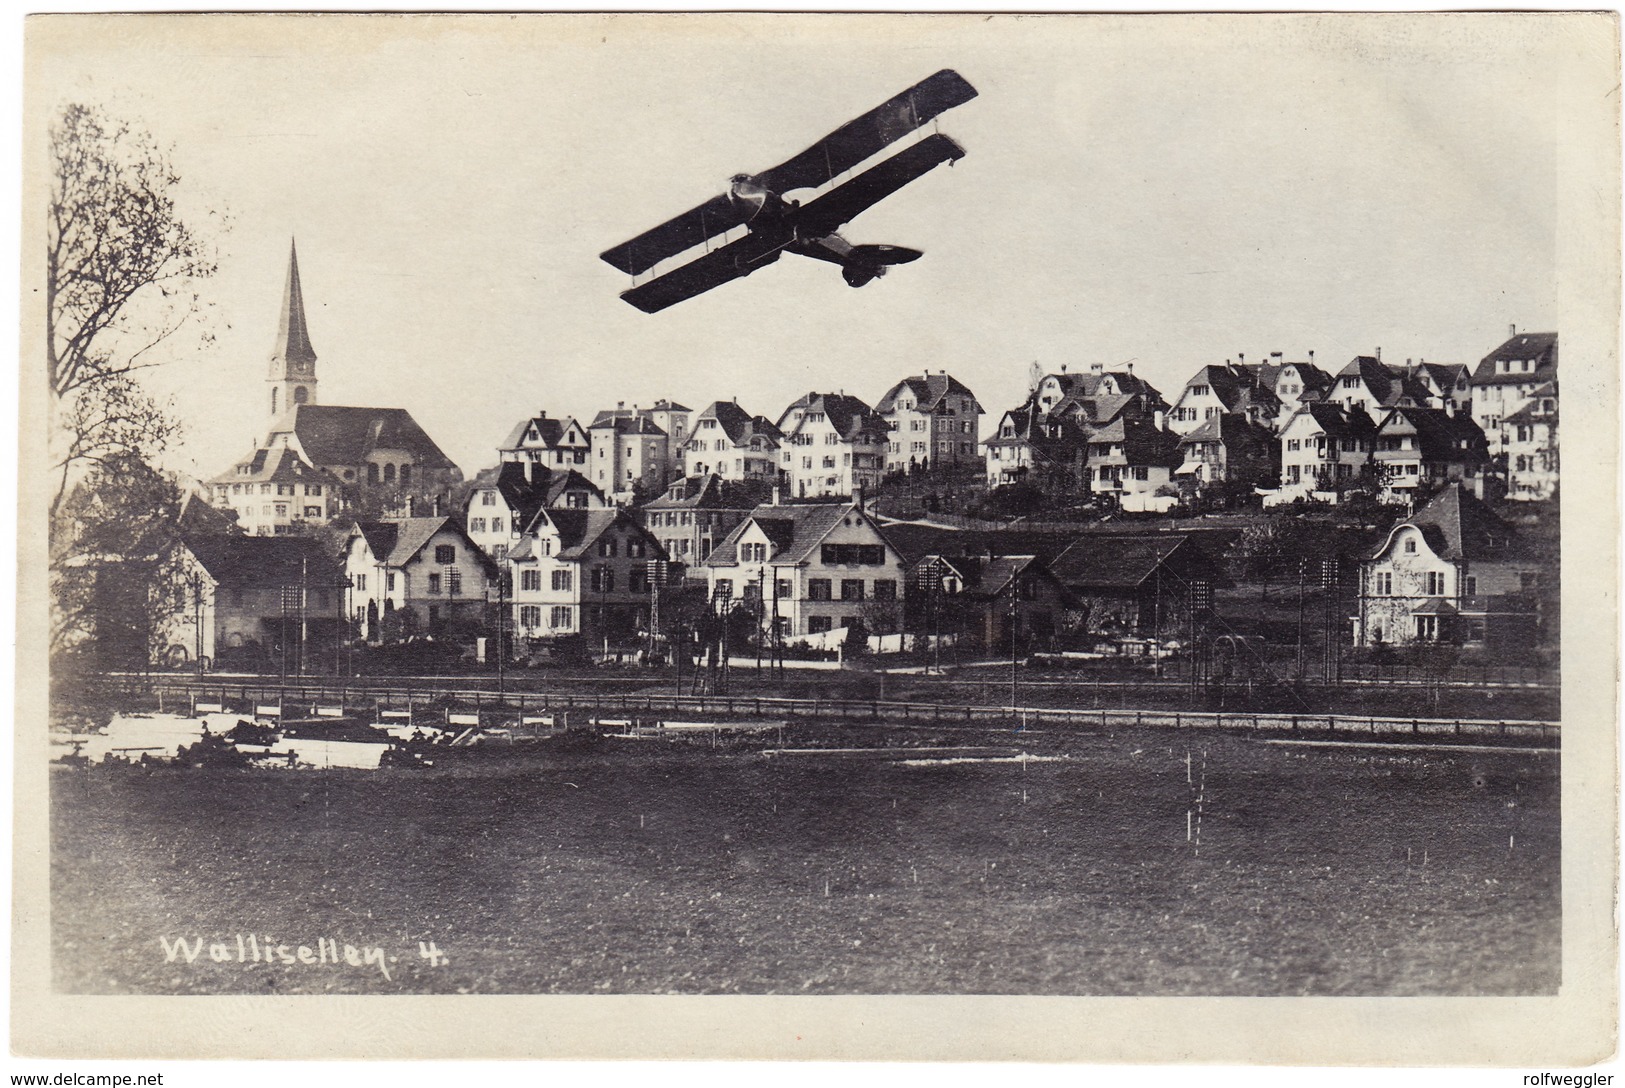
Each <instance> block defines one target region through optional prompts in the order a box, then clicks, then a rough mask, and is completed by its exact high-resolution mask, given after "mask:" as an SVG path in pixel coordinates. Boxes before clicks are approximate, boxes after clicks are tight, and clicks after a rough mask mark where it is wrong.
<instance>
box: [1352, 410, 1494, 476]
mask: <svg viewBox="0 0 1625 1088" xmlns="http://www.w3.org/2000/svg"><path fill="white" fill-rule="evenodd" d="M1377 434H1378V435H1385V434H1410V435H1413V436H1415V438H1416V445H1417V450H1416V452H1417V454H1418V455H1419V459H1420V460H1423V461H1433V462H1444V461H1461V462H1472V463H1476V462H1482V461H1487V460H1489V447H1488V443H1487V440H1486V439H1485V437H1484V432H1483V430H1482V429H1480V427H1479V426H1478V424H1477V423H1474V422H1473V421H1472V419H1471V418H1470V417H1469V416H1467V415H1465V414H1463V415H1454V416H1453V415H1451V414H1450V413H1448V412H1446V411H1445V410H1444V409H1442V408H1394V409H1392V410H1390V411H1389V412H1388V414H1387V415H1385V416H1383V418H1382V422H1381V423H1380V424H1378V426H1377ZM1389 452H1391V451H1389ZM1383 453H1384V451H1382V450H1378V451H1377V455H1378V457H1379V458H1382V457H1383Z"/></svg>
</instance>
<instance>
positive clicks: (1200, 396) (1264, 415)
mask: <svg viewBox="0 0 1625 1088" xmlns="http://www.w3.org/2000/svg"><path fill="white" fill-rule="evenodd" d="M1280 409H1281V402H1280V401H1279V400H1278V399H1277V398H1276V396H1275V394H1274V392H1272V391H1271V390H1270V389H1268V388H1266V387H1265V386H1264V384H1263V383H1262V382H1261V380H1260V378H1259V376H1258V374H1256V373H1255V372H1253V371H1251V370H1248V369H1247V368H1246V367H1245V366H1239V367H1233V366H1229V365H1225V366H1217V365H1214V366H1204V367H1202V368H1201V369H1199V370H1198V371H1197V372H1196V373H1195V374H1192V375H1191V377H1190V379H1189V380H1188V381H1186V382H1185V388H1184V389H1182V390H1181V391H1180V394H1179V397H1178V398H1177V399H1176V400H1175V401H1174V405H1173V408H1172V409H1171V410H1170V411H1169V412H1168V429H1169V430H1171V431H1173V432H1174V433H1175V434H1177V435H1187V434H1189V433H1191V432H1192V431H1194V430H1196V428H1198V427H1200V426H1201V425H1202V424H1203V423H1205V422H1207V421H1208V420H1210V419H1213V418H1214V417H1216V416H1221V415H1240V416H1243V417H1245V418H1246V419H1248V420H1250V421H1251V422H1253V423H1255V424H1258V425H1260V426H1268V425H1269V424H1270V423H1271V421H1273V420H1274V419H1275V418H1276V416H1277V415H1278V414H1279V412H1280Z"/></svg>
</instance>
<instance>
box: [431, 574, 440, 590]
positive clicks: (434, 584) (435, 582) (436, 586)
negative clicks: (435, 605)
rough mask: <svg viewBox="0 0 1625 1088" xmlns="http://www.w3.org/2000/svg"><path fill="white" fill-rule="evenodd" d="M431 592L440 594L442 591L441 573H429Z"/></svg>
mask: <svg viewBox="0 0 1625 1088" xmlns="http://www.w3.org/2000/svg"><path fill="white" fill-rule="evenodd" d="M429 592H430V593H434V594H438V593H439V592H440V575H438V574H431V575H429Z"/></svg>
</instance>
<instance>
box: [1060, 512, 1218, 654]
mask: <svg viewBox="0 0 1625 1088" xmlns="http://www.w3.org/2000/svg"><path fill="white" fill-rule="evenodd" d="M1050 569H1051V570H1052V571H1053V572H1054V574H1055V577H1056V578H1058V579H1059V580H1060V581H1061V583H1062V584H1063V585H1065V586H1066V588H1067V589H1068V590H1069V591H1070V592H1071V594H1072V596H1073V599H1074V601H1075V602H1076V604H1075V607H1076V608H1077V609H1078V611H1079V613H1080V618H1081V621H1082V625H1083V627H1084V628H1085V629H1087V630H1088V631H1091V632H1094V633H1096V634H1101V635H1119V636H1121V635H1133V636H1139V637H1148V638H1154V639H1157V640H1159V641H1162V640H1167V639H1178V640H1184V639H1186V638H1187V637H1188V634H1189V621H1190V608H1191V606H1192V604H1193V602H1197V603H1199V602H1200V598H1201V597H1202V596H1203V595H1205V594H1206V593H1207V591H1209V590H1211V589H1213V588H1222V587H1224V586H1226V585H1228V584H1229V582H1228V579H1226V578H1225V576H1224V574H1223V572H1222V571H1221V570H1220V568H1219V567H1218V565H1217V564H1216V563H1215V562H1214V561H1213V559H1212V558H1211V556H1209V554H1208V553H1207V551H1206V550H1205V549H1204V548H1203V547H1201V545H1200V544H1198V543H1197V542H1196V540H1195V539H1194V538H1193V537H1192V536H1191V535H1190V534H1188V533H1140V534H1106V533H1087V534H1082V535H1079V536H1078V537H1077V538H1076V539H1075V540H1074V541H1073V542H1072V543H1071V544H1070V545H1069V546H1068V547H1067V548H1066V550H1065V551H1063V552H1062V553H1061V554H1060V555H1059V556H1057V557H1056V558H1055V559H1054V560H1053V561H1052V562H1051V563H1050Z"/></svg>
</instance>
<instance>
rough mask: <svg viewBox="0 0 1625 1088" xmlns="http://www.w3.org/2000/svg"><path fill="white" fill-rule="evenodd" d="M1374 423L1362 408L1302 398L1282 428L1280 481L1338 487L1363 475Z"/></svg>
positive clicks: (1302, 487)
mask: <svg viewBox="0 0 1625 1088" xmlns="http://www.w3.org/2000/svg"><path fill="white" fill-rule="evenodd" d="M1376 436H1377V426H1376V424H1375V423H1373V422H1372V421H1371V417H1370V416H1368V415H1366V413H1365V411H1364V409H1361V408H1357V407H1356V408H1345V407H1344V406H1343V405H1341V404H1332V403H1324V404H1306V405H1304V406H1303V407H1302V408H1300V409H1298V411H1297V412H1295V413H1293V416H1292V418H1291V419H1289V420H1287V421H1286V425H1285V426H1283V427H1282V428H1281V435H1280V441H1281V486H1282V487H1283V488H1285V489H1289V490H1299V491H1302V492H1305V493H1307V492H1308V491H1341V490H1344V489H1345V488H1348V487H1350V486H1353V485H1354V484H1356V483H1357V482H1359V481H1360V480H1361V479H1362V478H1363V474H1364V473H1365V470H1366V469H1367V467H1368V466H1369V465H1370V463H1371V455H1372V451H1373V448H1374V446H1375V444H1376Z"/></svg>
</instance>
